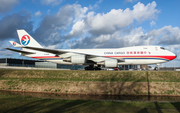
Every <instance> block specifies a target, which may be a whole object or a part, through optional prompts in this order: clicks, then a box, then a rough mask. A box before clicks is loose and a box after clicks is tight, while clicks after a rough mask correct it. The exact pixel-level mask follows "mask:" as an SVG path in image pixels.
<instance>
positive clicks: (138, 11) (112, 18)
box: [85, 2, 160, 34]
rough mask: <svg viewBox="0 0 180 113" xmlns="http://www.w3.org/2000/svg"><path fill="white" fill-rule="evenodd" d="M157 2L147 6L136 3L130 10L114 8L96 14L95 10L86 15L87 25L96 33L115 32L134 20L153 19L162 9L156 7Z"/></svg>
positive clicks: (91, 31)
mask: <svg viewBox="0 0 180 113" xmlns="http://www.w3.org/2000/svg"><path fill="white" fill-rule="evenodd" d="M155 7H156V2H152V3H149V4H147V5H146V6H145V5H144V4H142V3H140V2H139V3H137V4H136V5H134V7H133V8H134V9H133V10H130V9H129V8H126V9H125V10H122V9H117V10H116V9H112V10H111V11H110V12H108V13H106V14H104V13H102V14H101V13H98V14H96V15H95V13H94V12H89V13H88V15H87V17H86V21H85V22H86V25H88V26H89V27H90V33H92V34H93V33H95V34H106V33H113V32H115V31H116V30H117V29H120V28H125V27H127V26H129V25H130V24H132V23H134V21H135V20H136V21H139V22H143V21H145V20H149V19H153V18H154V17H155V16H156V14H158V13H159V12H160V11H159V10H157V9H155Z"/></svg>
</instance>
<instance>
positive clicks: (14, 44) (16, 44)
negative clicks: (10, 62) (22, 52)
mask: <svg viewBox="0 0 180 113" xmlns="http://www.w3.org/2000/svg"><path fill="white" fill-rule="evenodd" d="M9 42H10V43H11V44H12V45H13V46H14V47H23V46H22V45H20V44H18V43H17V42H14V41H9Z"/></svg>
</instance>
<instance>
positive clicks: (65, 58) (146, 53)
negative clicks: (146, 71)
mask: <svg viewBox="0 0 180 113" xmlns="http://www.w3.org/2000/svg"><path fill="white" fill-rule="evenodd" d="M17 33H18V36H19V40H20V44H18V43H16V42H14V41H10V43H11V44H12V45H13V46H14V47H19V48H22V49H21V50H16V49H11V48H6V49H8V50H11V51H15V52H19V54H20V55H23V56H26V57H31V58H36V59H42V60H45V61H48V62H54V63H58V64H68V65H74V64H79V65H86V66H87V67H85V70H91V69H93V70H94V69H95V70H99V69H100V66H101V65H103V66H105V67H110V68H115V67H118V65H131V64H132V65H141V64H160V63H164V62H168V61H171V60H173V59H175V58H176V55H175V54H174V53H172V52H170V51H168V50H165V49H164V48H163V47H160V46H134V47H124V48H116V49H114V48H113V49H111V48H108V49H107V48H106V49H58V50H55V49H47V48H43V47H42V46H41V45H40V44H39V43H38V42H37V41H36V40H35V39H34V38H32V37H31V36H30V35H29V34H28V33H27V32H26V31H25V30H17Z"/></svg>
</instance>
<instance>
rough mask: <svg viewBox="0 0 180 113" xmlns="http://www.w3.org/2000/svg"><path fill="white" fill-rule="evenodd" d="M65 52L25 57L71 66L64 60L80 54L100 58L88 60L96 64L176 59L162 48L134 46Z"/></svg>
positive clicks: (67, 50)
mask: <svg viewBox="0 0 180 113" xmlns="http://www.w3.org/2000/svg"><path fill="white" fill-rule="evenodd" d="M61 51H62V49H61ZM65 51H66V52H68V53H64V54H61V55H59V56H57V55H55V54H51V53H46V52H36V54H30V55H25V56H27V57H31V58H36V59H43V60H45V61H49V62H54V63H58V64H68V65H71V64H72V63H71V62H65V61H63V58H68V57H71V56H73V55H79V54H80V53H81V54H87V55H95V56H99V57H92V58H88V60H92V61H94V62H102V61H104V60H106V59H108V58H117V59H124V62H118V65H131V64H133V65H141V64H159V63H164V62H168V61H170V60H173V59H175V58H176V55H175V54H174V53H172V52H170V51H168V50H165V49H164V48H162V47H160V46H134V47H125V48H115V49H65ZM83 65H88V64H83Z"/></svg>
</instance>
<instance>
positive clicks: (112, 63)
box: [104, 59, 118, 67]
mask: <svg viewBox="0 0 180 113" xmlns="http://www.w3.org/2000/svg"><path fill="white" fill-rule="evenodd" d="M104 63H105V67H117V66H118V60H117V59H108V60H105V62H104Z"/></svg>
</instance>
